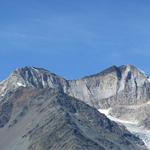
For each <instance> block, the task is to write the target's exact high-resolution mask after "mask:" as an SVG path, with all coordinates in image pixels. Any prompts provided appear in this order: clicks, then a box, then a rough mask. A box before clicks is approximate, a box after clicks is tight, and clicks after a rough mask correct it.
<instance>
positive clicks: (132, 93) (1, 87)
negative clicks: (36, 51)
mask: <svg viewBox="0 0 150 150" xmlns="http://www.w3.org/2000/svg"><path fill="white" fill-rule="evenodd" d="M19 86H23V87H35V88H55V89H60V90H62V91H63V92H65V93H67V94H68V95H70V96H73V97H76V98H78V99H80V100H83V101H85V102H86V103H87V104H89V105H91V106H94V107H95V108H109V107H113V106H116V104H117V105H135V104H143V103H144V102H147V101H148V100H149V99H150V82H149V78H148V77H147V76H146V75H145V74H144V73H143V72H142V71H140V70H138V69H137V68H136V67H134V66H132V65H126V66H125V65H124V66H121V67H116V66H112V67H110V68H108V69H106V70H104V71H103V72H101V73H98V74H95V75H92V76H88V77H84V78H82V79H80V80H72V81H70V80H65V79H64V78H62V77H59V76H57V75H55V74H53V73H50V72H49V71H47V70H45V69H41V68H35V67H25V68H20V69H17V70H15V71H14V72H13V73H12V74H11V75H10V77H9V78H8V79H7V80H5V81H3V82H2V83H0V93H1V97H2V96H4V95H5V94H6V93H8V91H9V92H10V91H12V90H15V89H16V88H18V87H19ZM8 89H9V90H8Z"/></svg>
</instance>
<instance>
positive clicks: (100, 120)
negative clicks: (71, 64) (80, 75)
mask: <svg viewBox="0 0 150 150" xmlns="http://www.w3.org/2000/svg"><path fill="white" fill-rule="evenodd" d="M0 146H1V150H20V149H21V150H79V149H82V150H109V149H112V150H113V149H114V150H126V149H132V150H146V147H145V146H144V143H143V142H142V141H141V140H140V139H139V138H137V137H136V136H134V135H133V134H131V133H130V132H129V131H127V130H126V129H125V128H124V127H123V126H119V125H118V124H116V123H115V122H112V121H110V120H109V119H108V118H107V117H106V116H105V115H103V114H101V113H99V112H98V111H97V110H96V109H95V108H92V107H90V106H89V105H87V104H85V103H84V102H82V101H80V100H77V99H75V98H73V97H70V96H68V95H66V94H65V93H62V92H61V91H59V90H55V89H48V88H46V89H42V88H33V87H30V88H29V87H28V88H26V87H19V88H18V89H17V90H16V91H15V92H13V93H11V94H10V95H9V96H8V97H7V98H6V99H4V100H3V101H1V103H0Z"/></svg>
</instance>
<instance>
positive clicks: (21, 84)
mask: <svg viewBox="0 0 150 150" xmlns="http://www.w3.org/2000/svg"><path fill="white" fill-rule="evenodd" d="M17 85H18V86H22V87H26V85H24V84H23V83H21V82H17Z"/></svg>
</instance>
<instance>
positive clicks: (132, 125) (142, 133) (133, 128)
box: [98, 108, 150, 149]
mask: <svg viewBox="0 0 150 150" xmlns="http://www.w3.org/2000/svg"><path fill="white" fill-rule="evenodd" d="M110 110H111V108H109V109H99V110H98V111H99V112H100V113H103V114H105V115H106V116H107V117H108V118H109V119H110V120H112V121H115V122H117V123H119V124H122V125H124V126H125V127H126V128H127V129H128V130H129V131H130V132H131V133H133V134H135V135H136V136H138V137H139V138H140V139H142V140H143V142H144V143H145V145H146V146H147V147H148V149H150V130H147V129H144V128H143V127H140V126H138V121H132V122H131V121H128V120H122V119H118V118H115V117H113V116H111V115H109V112H110Z"/></svg>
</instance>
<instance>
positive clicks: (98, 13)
mask: <svg viewBox="0 0 150 150" xmlns="http://www.w3.org/2000/svg"><path fill="white" fill-rule="evenodd" d="M149 63H150V1H149V0H1V1H0V79H1V80H2V79H4V78H5V77H7V76H8V75H9V73H10V72H12V71H13V70H14V69H15V68H18V67H22V66H37V67H44V68H46V69H48V70H50V71H51V72H55V73H56V74H59V75H62V76H64V77H66V78H68V79H74V78H80V77H82V76H84V75H88V74H93V73H97V72H100V71H101V70H103V69H104V68H106V67H108V66H111V65H114V64H115V65H122V64H133V65H135V66H137V67H139V68H141V69H143V70H144V71H145V72H147V73H148V74H150V65H149Z"/></svg>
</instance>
